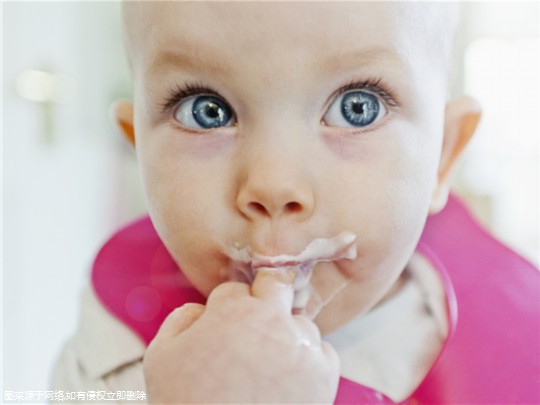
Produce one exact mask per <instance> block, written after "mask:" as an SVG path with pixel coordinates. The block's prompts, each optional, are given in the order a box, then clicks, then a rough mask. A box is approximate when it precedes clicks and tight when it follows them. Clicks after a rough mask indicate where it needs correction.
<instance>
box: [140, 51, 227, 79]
mask: <svg viewBox="0 0 540 405" xmlns="http://www.w3.org/2000/svg"><path fill="white" fill-rule="evenodd" d="M170 68H175V69H178V68H182V69H186V70H191V71H200V70H203V69H204V71H205V72H208V73H211V74H213V73H217V72H222V73H229V72H232V71H233V67H232V66H231V65H230V64H229V63H228V62H226V61H223V60H220V59H217V58H214V57H212V53H211V52H210V53H208V52H193V51H191V52H186V51H185V50H184V49H183V47H179V48H177V49H174V50H171V49H167V50H165V51H162V52H159V53H158V54H156V55H153V56H152V57H151V58H150V63H149V65H148V72H149V73H151V74H160V73H164V72H167V71H168V70H169V69H170Z"/></svg>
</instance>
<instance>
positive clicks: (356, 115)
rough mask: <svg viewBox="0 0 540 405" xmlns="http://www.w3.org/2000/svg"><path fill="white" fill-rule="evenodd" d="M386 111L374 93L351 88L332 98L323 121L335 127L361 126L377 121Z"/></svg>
mask: <svg viewBox="0 0 540 405" xmlns="http://www.w3.org/2000/svg"><path fill="white" fill-rule="evenodd" d="M387 113H388V111H387V110H386V107H385V106H384V104H383V103H382V102H381V101H380V100H379V98H378V97H377V96H376V95H374V94H372V93H369V92H367V91H362V90H352V91H348V92H346V93H343V94H340V95H339V96H337V97H336V98H335V99H334V101H333V102H332V104H331V105H330V107H329V108H328V110H327V111H326V114H325V115H324V117H323V121H324V123H325V124H327V125H331V126H336V127H345V128H363V127H367V126H368V125H371V124H373V123H375V122H377V121H379V120H380V119H381V118H383V117H384V116H385V115H386V114H387Z"/></svg>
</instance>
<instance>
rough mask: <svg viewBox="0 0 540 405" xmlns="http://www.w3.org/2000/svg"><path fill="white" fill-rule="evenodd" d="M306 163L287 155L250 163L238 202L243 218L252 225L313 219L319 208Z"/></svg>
mask: <svg viewBox="0 0 540 405" xmlns="http://www.w3.org/2000/svg"><path fill="white" fill-rule="evenodd" d="M302 163H303V161H301V160H300V159H296V160H295V159H293V158H292V157H289V158H286V157H284V156H283V154H281V156H275V157H261V156H259V157H258V158H255V159H252V160H250V162H249V164H247V165H246V166H245V167H244V170H243V173H242V176H241V180H240V182H239V190H238V194H237V198H236V204H237V207H238V209H239V211H240V212H241V213H242V215H244V216H245V217H246V218H247V219H249V220H251V221H257V220H265V219H266V220H273V221H275V220H278V219H286V218H289V219H295V220H297V221H301V220H305V219H307V218H309V217H310V216H311V215H312V213H313V208H314V205H315V202H314V193H313V191H314V190H313V184H312V180H311V179H310V176H309V175H308V173H307V172H306V167H305V164H304V165H303V164H302Z"/></svg>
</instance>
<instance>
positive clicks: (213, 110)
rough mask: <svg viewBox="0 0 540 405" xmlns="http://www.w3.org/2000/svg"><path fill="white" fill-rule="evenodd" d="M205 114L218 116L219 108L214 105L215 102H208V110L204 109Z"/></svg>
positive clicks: (211, 116)
mask: <svg viewBox="0 0 540 405" xmlns="http://www.w3.org/2000/svg"><path fill="white" fill-rule="evenodd" d="M206 114H207V115H208V116H209V117H210V118H218V117H219V108H218V106H217V105H215V104H210V105H209V106H208V110H207V111H206Z"/></svg>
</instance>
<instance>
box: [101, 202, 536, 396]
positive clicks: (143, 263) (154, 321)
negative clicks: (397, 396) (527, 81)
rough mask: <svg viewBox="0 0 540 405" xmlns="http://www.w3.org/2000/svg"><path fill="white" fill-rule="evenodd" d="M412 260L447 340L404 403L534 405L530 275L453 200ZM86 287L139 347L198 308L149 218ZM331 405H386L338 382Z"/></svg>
mask: <svg viewBox="0 0 540 405" xmlns="http://www.w3.org/2000/svg"><path fill="white" fill-rule="evenodd" d="M417 250H418V251H419V252H420V253H422V254H423V255H424V256H425V257H426V258H427V259H429V260H430V261H431V263H432V264H433V266H434V267H435V268H436V269H437V270H438V271H439V273H440V275H441V277H442V279H443V282H444V286H445V291H446V297H447V303H448V305H447V307H448V317H449V324H450V330H449V334H448V337H447V339H446V342H445V344H444V347H443V349H442V350H441V353H440V354H439V356H438V358H437V360H436V361H435V363H434V364H433V366H432V368H431V370H430V371H429V373H428V374H427V376H426V377H425V378H424V380H423V381H422V383H421V384H420V385H419V386H418V388H417V389H416V390H415V391H414V392H413V394H412V395H411V396H410V398H408V399H407V400H406V401H405V403H454V404H456V403H514V404H515V403H540V272H539V271H538V269H537V268H536V267H535V266H533V265H532V264H531V263H529V262H528V261H526V260H524V259H523V258H522V257H520V256H518V255H517V254H516V253H514V252H513V251H512V250H510V249H508V248H507V247H505V246H504V245H502V244H501V243H499V242H498V241H497V240H495V239H494V238H493V237H492V236H490V235H489V234H488V233H487V232H486V231H485V230H484V229H483V228H482V227H481V226H479V225H478V224H477V223H476V222H475V221H474V219H473V218H472V217H471V215H470V214H469V213H468V211H467V210H466V209H465V208H464V206H463V205H462V204H461V203H460V202H459V201H458V200H457V199H456V198H455V197H451V198H450V200H449V201H448V204H447V206H446V208H445V209H444V210H443V211H442V212H441V213H440V214H438V215H434V216H431V217H429V218H428V221H427V223H426V226H425V229H424V232H423V234H422V237H421V239H420V242H419V243H418V247H417ZM92 283H93V287H94V290H95V292H96V295H97V296H98V298H99V299H100V301H101V302H102V303H103V305H104V306H105V307H106V308H107V309H108V310H109V311H110V312H111V313H112V314H113V315H114V316H116V317H117V318H118V319H119V320H120V321H121V322H123V323H124V324H126V325H127V326H129V327H130V328H131V329H132V330H133V331H134V332H135V333H136V334H138V335H139V336H140V337H141V338H142V339H143V340H144V341H145V342H146V343H147V344H148V343H149V342H150V341H151V340H152V339H153V337H154V336H155V334H156V333H157V331H158V329H159V327H160V325H161V323H162V322H163V320H164V319H165V317H166V316H167V315H168V314H169V313H170V312H171V311H172V310H173V309H174V308H176V307H178V306H180V305H183V304H184V303H187V302H198V303H204V302H205V298H204V297H203V296H202V295H201V294H200V293H199V292H197V291H196V290H195V289H194V288H193V287H192V286H191V284H190V283H189V282H188V281H187V279H186V278H185V277H184V275H183V274H182V272H181V271H180V269H179V268H178V266H177V265H176V263H175V262H174V261H173V259H172V258H171V256H170V255H169V253H168V252H167V250H166V249H165V247H164V245H163V243H162V242H161V240H160V239H159V237H158V235H157V233H156V231H155V230H154V227H153V226H152V223H151V221H150V219H149V218H148V217H144V218H143V219H140V220H138V221H136V222H134V223H133V224H131V225H129V226H127V227H125V228H123V229H122V230H120V231H119V232H117V233H116V234H115V235H114V236H113V237H112V238H111V239H110V240H109V241H108V242H107V243H106V244H105V245H104V246H103V248H102V249H101V250H100V252H99V253H98V255H97V257H96V260H95V262H94V266H93V272H92ZM335 403H336V404H362V403H387V404H390V403H392V401H391V400H390V399H388V398H386V397H385V396H384V395H382V394H381V393H378V392H376V391H375V390H373V389H371V388H369V387H365V386H362V385H360V384H357V383H355V382H353V381H350V380H347V379H345V378H341V380H340V384H339V389H338V395H337V397H336V401H335Z"/></svg>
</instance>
